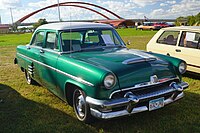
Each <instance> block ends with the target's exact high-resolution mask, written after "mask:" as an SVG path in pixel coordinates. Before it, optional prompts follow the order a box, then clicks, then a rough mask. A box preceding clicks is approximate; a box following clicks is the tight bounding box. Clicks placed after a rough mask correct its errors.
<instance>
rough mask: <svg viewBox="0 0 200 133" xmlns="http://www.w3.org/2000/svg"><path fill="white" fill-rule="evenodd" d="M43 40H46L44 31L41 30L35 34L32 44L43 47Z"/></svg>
mask: <svg viewBox="0 0 200 133" xmlns="http://www.w3.org/2000/svg"><path fill="white" fill-rule="evenodd" d="M43 41H44V31H39V32H37V33H36V34H35V36H34V39H33V41H32V45H33V46H39V47H42V45H43Z"/></svg>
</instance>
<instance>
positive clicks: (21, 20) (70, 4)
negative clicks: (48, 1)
mask: <svg viewBox="0 0 200 133" xmlns="http://www.w3.org/2000/svg"><path fill="white" fill-rule="evenodd" d="M80 4H82V5H89V6H93V7H97V8H99V9H102V10H104V11H106V12H108V13H110V14H112V15H113V16H115V17H117V18H118V19H123V18H122V17H120V16H119V15H117V14H115V13H114V12H111V11H110V10H108V9H106V8H104V7H101V6H98V5H95V4H91V3H87V2H62V3H59V6H74V7H80V8H84V9H87V10H90V11H92V12H95V13H97V14H99V15H101V16H103V17H104V18H106V19H108V20H110V18H109V17H108V16H106V15H104V14H102V13H100V12H98V11H96V10H93V9H91V8H88V7H85V6H81V5H80ZM57 6H58V4H53V5H50V6H47V7H44V8H41V9H39V10H36V11H34V12H32V13H30V14H28V15H26V16H24V17H22V18H21V19H19V20H18V21H16V24H17V25H19V24H21V23H22V22H23V21H24V20H26V19H27V18H29V17H31V16H32V15H34V14H36V13H38V12H40V11H43V10H46V9H49V8H53V7H57Z"/></svg>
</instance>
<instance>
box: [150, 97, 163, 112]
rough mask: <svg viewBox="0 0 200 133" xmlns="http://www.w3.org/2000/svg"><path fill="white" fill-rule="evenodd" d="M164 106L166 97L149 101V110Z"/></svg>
mask: <svg viewBox="0 0 200 133" xmlns="http://www.w3.org/2000/svg"><path fill="white" fill-rule="evenodd" d="M163 106H164V97H161V98H158V99H154V100H151V101H149V111H152V110H155V109H159V108H162V107H163Z"/></svg>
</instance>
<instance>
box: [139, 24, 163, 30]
mask: <svg viewBox="0 0 200 133" xmlns="http://www.w3.org/2000/svg"><path fill="white" fill-rule="evenodd" d="M137 29H139V30H159V29H161V27H160V25H154V23H151V22H144V23H143V25H139V26H137Z"/></svg>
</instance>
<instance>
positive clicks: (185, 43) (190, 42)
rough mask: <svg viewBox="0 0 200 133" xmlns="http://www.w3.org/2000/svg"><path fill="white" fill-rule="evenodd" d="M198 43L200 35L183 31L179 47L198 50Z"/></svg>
mask: <svg viewBox="0 0 200 133" xmlns="http://www.w3.org/2000/svg"><path fill="white" fill-rule="evenodd" d="M199 41H200V33H195V32H188V31H187V32H186V31H183V32H182V34H181V39H180V43H179V46H181V47H186V48H195V49H200V48H199V45H200V44H199V43H200V42H199Z"/></svg>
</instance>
